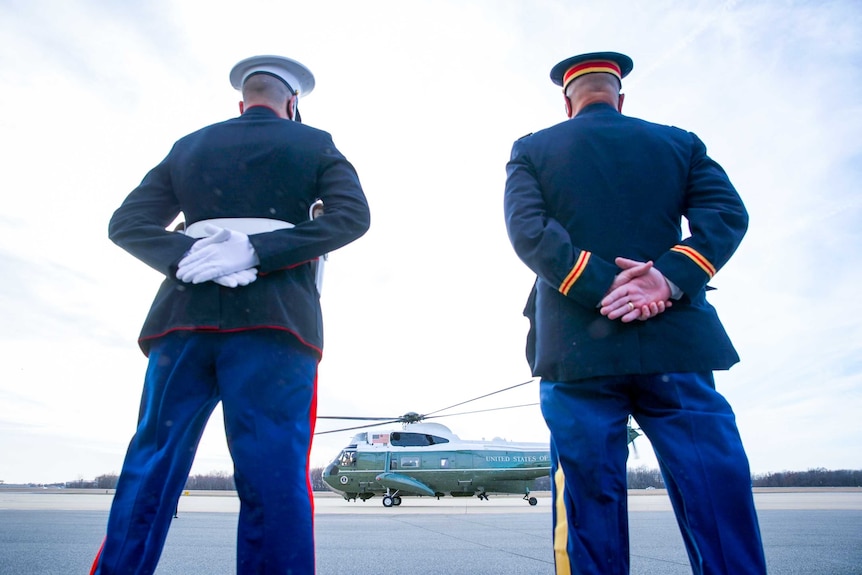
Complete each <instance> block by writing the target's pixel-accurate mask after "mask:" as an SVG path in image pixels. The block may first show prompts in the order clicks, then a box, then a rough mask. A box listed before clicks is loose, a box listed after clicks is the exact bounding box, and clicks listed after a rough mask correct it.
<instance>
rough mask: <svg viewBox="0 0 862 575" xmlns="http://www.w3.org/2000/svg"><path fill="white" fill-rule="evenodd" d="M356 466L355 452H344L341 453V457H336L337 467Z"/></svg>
mask: <svg viewBox="0 0 862 575" xmlns="http://www.w3.org/2000/svg"><path fill="white" fill-rule="evenodd" d="M355 465H356V452H355V451H348V450H346V449H345V450H344V451H342V452H341V455H339V456H338V466H339V467H353V466H355Z"/></svg>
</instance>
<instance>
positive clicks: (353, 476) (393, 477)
mask: <svg viewBox="0 0 862 575" xmlns="http://www.w3.org/2000/svg"><path fill="white" fill-rule="evenodd" d="M527 383H531V382H530V381H527V382H524V383H522V384H518V385H516V386H512V387H509V388H505V389H502V390H500V391H506V390H508V389H512V388H514V387H519V386H520V385H526V384H527ZM500 391H495V392H493V393H490V394H486V395H483V396H480V397H477V398H475V399H471V400H469V401H465V402H462V403H458V404H456V405H453V406H450V407H447V408H444V409H440V410H438V411H435V412H432V413H429V414H425V415H422V414H418V413H415V412H409V413H407V414H405V415H403V416H400V417H394V418H376V417H334V416H333V417H327V416H321V417H320V419H355V420H368V421H378V423H372V424H368V425H361V426H357V427H350V428H346V429H337V430H331V431H324V432H320V433H318V435H319V434H323V433H335V432H338V431H348V430H356V429H365V428H369V427H375V426H379V425H385V424H394V423H400V424H402V427H401V429H384V430H370V431H361V432H359V433H357V434H356V435H354V436H353V438H352V439H351V440H350V443H349V444H348V445H347V446H346V447H345V448H344V449H342V450H341V453H339V454H338V456H336V457H335V459H333V460H332V462H331V463H330V464H329V465H327V466H326V467H325V468H324V470H323V473H322V479H323V481H324V483H326V485H327V486H328V487H329V488H330V489H331V490H332V491H335V492H336V493H339V494H340V495H341V496H342V497H344V499H345V500H347V501H351V500H353V501H355V500H356V499H360V500H361V501H366V500H368V499H371V498H372V497H374V496H375V495H381V496H382V500H383V506H384V507H393V506H396V507H397V506H398V505H401V498H402V497H404V496H427V497H436V498H438V499H439V498H441V497H444V496H447V495H448V496H452V497H472V496H474V495H475V496H477V497H478V498H479V499H483V500H485V501H487V500H488V494H495V493H496V494H517V495H523V496H524V497H523V498H524V500H525V501H527V502H528V503H529V504H530V505H536V503H537V499H536V498H535V497H533V496H531V495H530V493H531V491H532V490H533V487H534V484H535V481H536V480H537V479H539V478H541V477H546V476H548V475H549V473H550V469H551V453H550V446H549V445H548V444H547V443H525V442H513V441H506V440H503V439H493V440H491V441H484V440H481V441H480V440H464V439H461V438H459V437H458V436H457V435H455V434H454V433H452V431H451V430H450V429H449V428H448V427H446V426H444V425H441V424H439V423H425V422H424V420H426V419H433V418H437V417H450V416H454V415H467V414H471V413H479V412H484V411H495V410H498V409H513V408H518V407H528V406H533V405H537V404H535V403H531V404H525V405H515V406H510V407H504V408H495V409H488V410H480V411H471V412H467V413H458V414H449V415H434V414H437V413H439V412H441V411H446V410H448V409H451V408H453V407H456V406H459V405H463V404H465V403H469V402H471V401H475V400H476V399H481V398H484V397H487V396H488V395H493V394H494V393H499V392H500ZM638 435H640V434H639V433H638V432H637V431H636V430H634V429H633V428H632V427H631V425H630V424H629V443H631V442H632V441H633V440H634V438H635V437H637V436H638Z"/></svg>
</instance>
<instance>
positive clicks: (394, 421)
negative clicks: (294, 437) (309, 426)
mask: <svg viewBox="0 0 862 575" xmlns="http://www.w3.org/2000/svg"><path fill="white" fill-rule="evenodd" d="M327 419H334V418H327ZM391 423H401V419H400V418H399V419H391V420H389V421H379V422H377V423H369V424H367V425H356V426H354V427H342V428H340V429H328V430H326V431H316V432H314V435H326V434H328V433H339V432H341V431H351V430H354V429H366V428H368V427H377V426H378V425H389V424H391Z"/></svg>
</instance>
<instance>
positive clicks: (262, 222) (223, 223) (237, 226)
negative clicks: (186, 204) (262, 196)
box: [185, 218, 294, 239]
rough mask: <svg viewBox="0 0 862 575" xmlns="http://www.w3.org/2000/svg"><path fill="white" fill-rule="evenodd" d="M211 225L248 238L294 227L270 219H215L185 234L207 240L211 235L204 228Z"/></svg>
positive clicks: (200, 223)
mask: <svg viewBox="0 0 862 575" xmlns="http://www.w3.org/2000/svg"><path fill="white" fill-rule="evenodd" d="M207 224H211V225H213V226H218V227H220V228H224V229H226V230H232V231H234V232H242V233H244V234H245V235H247V236H250V235H252V234H263V233H266V232H274V231H275V230H286V229H289V228H292V227H294V226H293V224H292V223H290V222H285V221H284V220H273V219H270V218H214V219H212V220H201V221H199V222H195V223H193V224H191V225H190V226H188V227H187V228H186V229H185V234H186V235H187V236H191V237H193V238H197V239H200V238H205V237H207V236H208V235H209V234H207V233H206V232H205V231H204V226H206V225H207Z"/></svg>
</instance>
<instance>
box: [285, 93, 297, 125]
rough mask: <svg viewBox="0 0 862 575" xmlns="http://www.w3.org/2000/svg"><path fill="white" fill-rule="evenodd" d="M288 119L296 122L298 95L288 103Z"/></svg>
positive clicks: (292, 97)
mask: <svg viewBox="0 0 862 575" xmlns="http://www.w3.org/2000/svg"><path fill="white" fill-rule="evenodd" d="M286 111H287V117H288V118H290V119H291V120H296V94H294V95H293V96H291V97H290V99H289V100H288V101H287V110H286Z"/></svg>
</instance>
